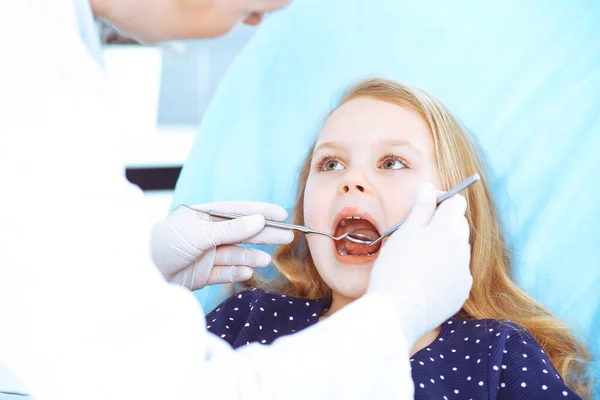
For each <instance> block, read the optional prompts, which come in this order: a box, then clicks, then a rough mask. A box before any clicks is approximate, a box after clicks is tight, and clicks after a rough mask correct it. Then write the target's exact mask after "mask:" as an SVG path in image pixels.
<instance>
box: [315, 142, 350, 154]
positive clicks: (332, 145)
mask: <svg viewBox="0 0 600 400" xmlns="http://www.w3.org/2000/svg"><path fill="white" fill-rule="evenodd" d="M343 148H346V144H345V143H344V142H341V141H332V142H323V143H321V144H320V145H318V146H317V147H316V148H315V150H314V152H317V151H319V150H321V149H343Z"/></svg>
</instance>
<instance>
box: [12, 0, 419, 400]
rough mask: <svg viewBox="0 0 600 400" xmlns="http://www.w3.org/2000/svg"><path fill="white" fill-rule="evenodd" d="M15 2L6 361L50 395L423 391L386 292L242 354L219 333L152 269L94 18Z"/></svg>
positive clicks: (69, 3) (349, 395) (36, 0)
mask: <svg viewBox="0 0 600 400" xmlns="http://www.w3.org/2000/svg"><path fill="white" fill-rule="evenodd" d="M10 3H11V6H9V7H11V9H10V10H8V11H7V9H4V10H0V14H2V15H3V18H2V19H1V20H0V21H2V25H1V26H0V42H1V43H0V124H1V125H0V176H1V181H0V185H2V186H1V187H2V189H1V192H0V320H1V321H2V327H0V362H3V363H4V364H5V365H6V366H8V367H9V368H10V369H11V370H12V371H13V372H14V373H15V374H16V375H18V376H19V377H20V378H21V379H22V380H23V382H25V383H26V384H27V386H28V389H29V391H30V392H31V393H32V394H34V395H35V396H36V398H37V399H39V400H51V399H57V400H69V399H86V400H92V399H102V400H106V399H143V400H148V399H194V400H197V399H275V400H280V399H308V398H310V399H318V398H324V399H335V398H343V399H365V398H369V397H371V398H376V399H384V398H409V397H412V393H413V382H412V379H411V377H410V365H409V362H408V348H407V345H406V342H405V340H404V339H403V334H402V330H401V327H400V323H399V320H398V319H397V318H396V317H395V315H396V313H395V312H394V311H393V310H392V309H391V307H390V306H389V305H388V304H387V303H386V302H385V301H384V299H383V298H381V297H379V296H378V295H368V296H365V297H364V298H362V299H360V300H358V301H356V302H355V303H354V304H352V305H350V306H348V307H347V308H345V309H343V310H342V311H340V312H338V313H336V315H334V316H332V317H331V318H329V319H328V320H326V321H324V322H322V323H319V324H317V325H316V326H315V327H312V328H310V329H307V330H305V331H303V332H300V333H298V334H296V335H294V336H291V337H287V338H282V339H280V340H278V341H277V342H275V343H274V344H273V345H271V346H268V347H265V346H260V345H251V346H247V347H245V348H243V349H239V350H237V351H234V350H233V349H232V348H231V347H230V346H229V345H228V344H227V343H226V342H224V341H221V340H220V339H218V338H217V337H215V336H213V335H211V334H208V333H207V331H206V329H205V319H204V315H203V312H202V310H201V308H200V307H199V305H198V304H197V302H196V300H195V298H194V297H193V296H192V295H191V294H190V292H189V291H187V290H185V289H183V288H180V287H176V286H173V285H170V284H167V283H166V282H165V281H164V280H163V278H162V276H161V274H160V273H159V271H158V270H157V269H156V268H155V267H154V266H153V265H152V263H151V259H150V255H149V247H148V246H149V226H148V223H147V220H146V214H145V211H144V206H143V202H142V193H141V192H140V190H139V189H137V188H136V187H134V186H132V185H130V184H129V183H128V182H127V181H126V179H125V177H124V168H123V165H122V162H121V158H120V154H119V149H120V142H119V138H120V135H121V132H120V131H119V129H120V127H122V126H123V125H122V124H121V123H120V121H122V120H121V118H120V116H119V114H118V111H117V110H116V109H115V108H114V107H113V105H114V104H115V103H114V102H113V101H112V100H111V93H110V90H109V87H108V85H107V82H106V81H105V75H104V72H103V69H102V67H101V65H100V64H99V63H98V62H97V60H96V59H94V56H93V53H94V48H93V45H90V44H89V37H88V38H86V35H85V34H84V32H85V27H86V26H88V27H89V26H90V24H91V18H92V17H91V14H88V15H84V17H83V18H84V20H82V17H81V16H78V15H77V14H76V13H75V12H74V7H73V0H54V1H52V2H48V3H52V4H51V5H47V4H45V2H43V1H41V0H30V1H25V0H19V1H18V2H10ZM84 14H85V13H84ZM84 38H86V39H87V40H88V43H86V42H85V41H84ZM90 49H91V50H90ZM207 190H210V189H209V188H207ZM1 390H2V388H0V391H1Z"/></svg>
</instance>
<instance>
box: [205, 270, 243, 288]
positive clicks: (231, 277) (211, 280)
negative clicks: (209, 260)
mask: <svg viewBox="0 0 600 400" xmlns="http://www.w3.org/2000/svg"><path fill="white" fill-rule="evenodd" d="M252 273H253V269H252V268H250V267H245V266H241V267H237V266H228V267H214V268H213V269H212V270H211V271H210V276H209V277H208V281H207V282H206V284H207V285H218V284H221V283H237V282H244V281H247V280H248V279H250V278H252Z"/></svg>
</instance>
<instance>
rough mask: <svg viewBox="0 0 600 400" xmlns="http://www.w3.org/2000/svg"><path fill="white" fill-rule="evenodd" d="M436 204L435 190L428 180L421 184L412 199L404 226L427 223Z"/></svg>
mask: <svg viewBox="0 0 600 400" xmlns="http://www.w3.org/2000/svg"><path fill="white" fill-rule="evenodd" d="M435 205H436V190H435V188H434V187H433V185H432V184H431V183H429V182H425V183H423V184H421V186H420V187H419V191H418V192H417V195H416V196H415V199H414V201H413V206H412V209H411V211H410V214H409V216H408V220H407V221H406V226H424V225H427V224H428V223H429V221H430V220H431V218H432V216H433V213H434V212H435ZM405 229H406V228H405Z"/></svg>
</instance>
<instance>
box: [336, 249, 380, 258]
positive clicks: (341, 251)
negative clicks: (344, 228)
mask: <svg viewBox="0 0 600 400" xmlns="http://www.w3.org/2000/svg"><path fill="white" fill-rule="evenodd" d="M338 254H339V255H340V256H347V255H348V252H347V251H346V249H339V250H338ZM375 254H377V252H375V253H370V254H358V255H366V256H367V257H373V256H374V255H375ZM350 255H351V256H354V255H355V254H350Z"/></svg>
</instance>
